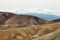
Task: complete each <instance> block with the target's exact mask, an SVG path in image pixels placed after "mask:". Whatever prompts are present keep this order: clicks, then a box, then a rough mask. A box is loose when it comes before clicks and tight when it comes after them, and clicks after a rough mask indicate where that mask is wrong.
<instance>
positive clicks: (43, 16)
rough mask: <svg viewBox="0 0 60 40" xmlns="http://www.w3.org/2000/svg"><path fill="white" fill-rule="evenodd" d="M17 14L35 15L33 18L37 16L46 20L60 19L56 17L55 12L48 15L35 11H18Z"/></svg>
mask: <svg viewBox="0 0 60 40" xmlns="http://www.w3.org/2000/svg"><path fill="white" fill-rule="evenodd" d="M15 13H17V14H24V15H33V16H37V17H39V18H43V19H46V20H55V19H60V16H56V15H55V14H54V13H53V12H51V11H49V12H46V14H45V13H44V12H42V13H38V12H35V11H29V10H24V9H22V10H17V11H16V12H15Z"/></svg>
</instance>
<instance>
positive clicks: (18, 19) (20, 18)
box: [5, 15, 48, 25]
mask: <svg viewBox="0 0 60 40" xmlns="http://www.w3.org/2000/svg"><path fill="white" fill-rule="evenodd" d="M45 23H48V21H46V20H44V19H42V18H38V17H35V16H30V15H17V16H14V17H12V18H10V19H8V20H7V21H6V22H5V24H27V25H33V24H34V25H37V24H39V25H40V24H45Z"/></svg>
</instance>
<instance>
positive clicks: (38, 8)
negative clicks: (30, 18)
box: [0, 0, 60, 15]
mask: <svg viewBox="0 0 60 40" xmlns="http://www.w3.org/2000/svg"><path fill="white" fill-rule="evenodd" d="M21 9H24V10H28V11H31V12H43V13H44V12H45V13H46V12H52V13H53V14H55V15H60V0H0V11H11V12H15V11H16V10H21Z"/></svg>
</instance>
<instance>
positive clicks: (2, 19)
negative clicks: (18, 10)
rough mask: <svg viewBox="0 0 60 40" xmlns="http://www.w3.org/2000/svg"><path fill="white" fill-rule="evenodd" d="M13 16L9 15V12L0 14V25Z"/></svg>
mask: <svg viewBox="0 0 60 40" xmlns="http://www.w3.org/2000/svg"><path fill="white" fill-rule="evenodd" d="M14 15H15V14H13V13H10V12H0V24H4V22H5V21H6V20H7V19H9V18H11V17H13V16H14Z"/></svg>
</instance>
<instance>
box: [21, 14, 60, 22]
mask: <svg viewBox="0 0 60 40" xmlns="http://www.w3.org/2000/svg"><path fill="white" fill-rule="evenodd" d="M22 15H32V16H36V17H39V18H43V19H45V20H49V21H51V20H56V19H60V16H56V15H50V14H43V13H40V14H39V13H23V14H22Z"/></svg>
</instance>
